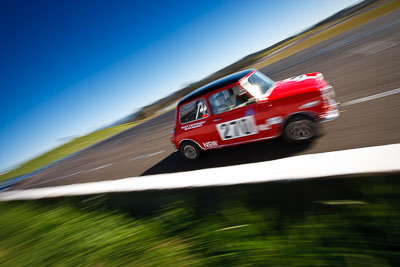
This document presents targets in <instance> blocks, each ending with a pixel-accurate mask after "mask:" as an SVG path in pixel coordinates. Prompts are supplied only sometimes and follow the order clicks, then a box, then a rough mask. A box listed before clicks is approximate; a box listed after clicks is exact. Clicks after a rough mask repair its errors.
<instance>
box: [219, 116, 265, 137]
mask: <svg viewBox="0 0 400 267" xmlns="http://www.w3.org/2000/svg"><path fill="white" fill-rule="evenodd" d="M216 127H217V130H218V133H219V136H220V137H221V139H222V140H230V139H235V138H239V137H243V136H248V135H253V134H256V133H258V129H257V127H256V125H255V122H254V116H253V115H251V116H247V117H243V118H240V119H236V120H231V121H227V122H223V123H220V124H217V125H216Z"/></svg>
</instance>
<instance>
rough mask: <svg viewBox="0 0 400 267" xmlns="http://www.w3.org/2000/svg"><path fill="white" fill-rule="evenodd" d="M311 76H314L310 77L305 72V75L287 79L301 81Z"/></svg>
mask: <svg viewBox="0 0 400 267" xmlns="http://www.w3.org/2000/svg"><path fill="white" fill-rule="evenodd" d="M309 78H312V77H308V76H307V75H305V74H303V75H300V76H296V77H291V78H288V79H286V80H285V81H288V82H290V81H293V82H300V81H302V80H305V79H309Z"/></svg>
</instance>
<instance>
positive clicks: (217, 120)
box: [213, 119, 221, 121]
mask: <svg viewBox="0 0 400 267" xmlns="http://www.w3.org/2000/svg"><path fill="white" fill-rule="evenodd" d="M220 120H221V119H214V120H213V121H220Z"/></svg>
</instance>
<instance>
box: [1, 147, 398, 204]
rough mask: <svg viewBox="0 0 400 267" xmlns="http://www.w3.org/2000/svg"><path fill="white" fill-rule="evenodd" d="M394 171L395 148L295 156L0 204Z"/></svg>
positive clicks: (14, 194)
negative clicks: (52, 198) (63, 197)
mask: <svg viewBox="0 0 400 267" xmlns="http://www.w3.org/2000/svg"><path fill="white" fill-rule="evenodd" d="M396 171H400V144H393V145H385V146H375V147H367V148H358V149H350V150H342V151H335V152H326V153H319V154H310V155H303V156H295V157H290V158H284V159H278V160H273V161H267V162H259V163H251V164H244V165H237V166H229V167H220V168H212V169H203V170H196V171H189V172H180V173H171V174H158V175H149V176H142V177H130V178H124V179H119V180H111V181H101V182H92V183H83V184H73V185H65V186H56V187H46V188H33V189H27V190H14V191H6V192H2V193H0V201H8V200H27V199H39V198H51V197H61V196H77V195H89V194H102V193H111V192H130V191H143V190H161V189H178V188H190V187H206V186H223V185H235V184H246V183H260V182H269V181H278V180H294V179H309V178H321V177H330V176H340V175H353V174H367V173H385V172H396Z"/></svg>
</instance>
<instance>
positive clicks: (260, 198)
mask: <svg viewBox="0 0 400 267" xmlns="http://www.w3.org/2000/svg"><path fill="white" fill-rule="evenodd" d="M398 178H399V177H398V176H397V177H394V179H393V180H392V181H390V180H386V179H378V178H376V177H373V178H371V179H370V180H366V181H363V182H361V180H360V179H361V178H355V179H354V180H352V179H351V178H345V179H344V180H343V181H341V180H338V179H332V180H330V181H327V180H326V179H325V180H323V181H318V182H308V181H306V182H301V181H300V182H293V183H277V184H269V185H265V184H264V185H253V186H236V187H229V188H225V189H212V188H209V189H199V190H193V189H192V190H187V191H183V192H182V191H176V192H172V191H167V192H160V191H159V192H147V193H146V192H142V193H133V194H130V195H129V194H128V195H125V197H123V196H121V195H123V194H121V195H119V194H118V195H113V196H107V195H102V196H97V197H92V198H80V199H74V200H71V199H70V200H58V201H31V202H5V203H4V202H3V203H0V210H1V212H0V265H1V266H157V265H159V266H171V265H173V266H255V265H256V266H398V264H399V263H400V253H399V251H400V250H399V248H400V246H399V244H400V216H399V215H400V212H399V208H400V205H399V197H398V196H399V194H398V192H399V183H398V182H396V181H395V180H396V179H397V180H398ZM348 180H350V181H351V182H349V181H348ZM318 183H319V185H317V186H316V184H318ZM344 183H346V185H345V186H344V185H343V184H344ZM332 191H334V193H332ZM343 192H345V193H343ZM342 197H346V198H345V199H347V201H346V202H347V204H346V205H344V204H343V203H344V202H343V201H342V202H340V203H341V204H340V205H335V203H336V202H335V201H332V200H334V199H341V198H342ZM324 199H325V200H329V201H323V200H324ZM321 200H322V201H321ZM349 200H353V201H349ZM354 200H358V201H354ZM325 202H326V203H327V204H324V203H325ZM118 203H120V204H118ZM155 203H158V204H157V205H155ZM328 204H329V205H328ZM134 205H136V206H137V207H139V208H142V209H143V210H142V212H140V211H138V210H137V209H135V208H132V206H134ZM152 205H153V207H151V206H152Z"/></svg>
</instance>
